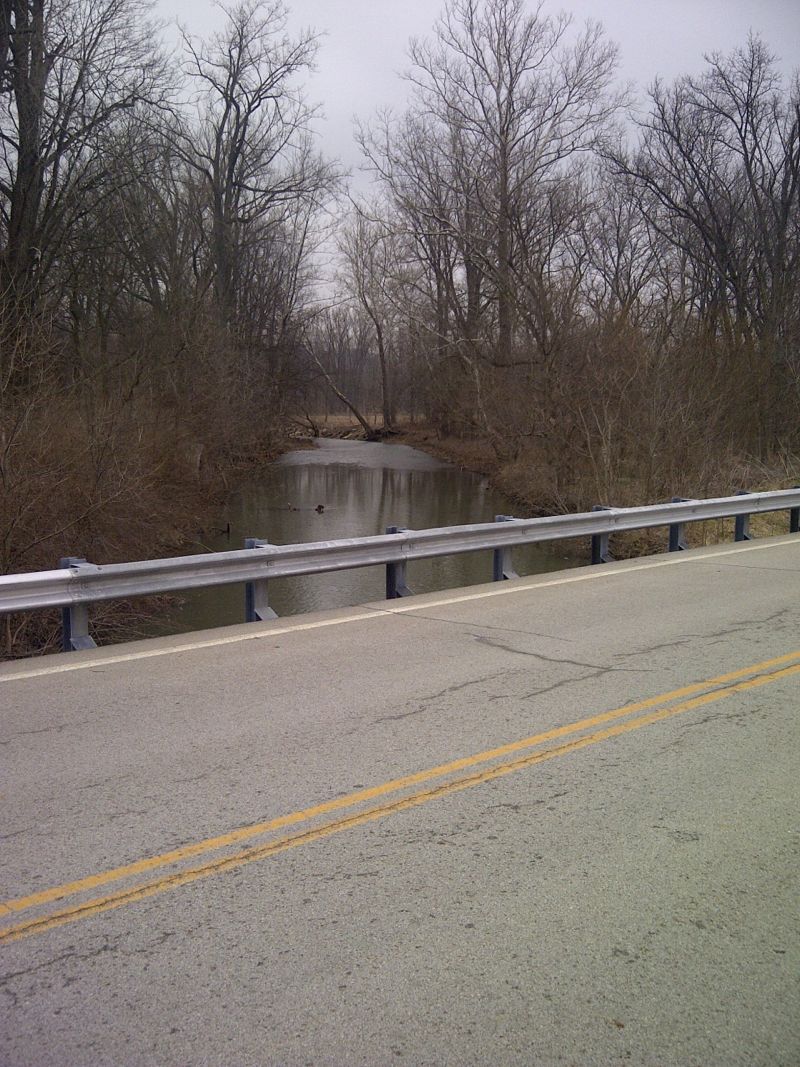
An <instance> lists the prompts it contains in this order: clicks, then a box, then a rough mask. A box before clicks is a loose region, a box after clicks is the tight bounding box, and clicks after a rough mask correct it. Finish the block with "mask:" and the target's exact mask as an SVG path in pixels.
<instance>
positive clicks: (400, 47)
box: [156, 0, 800, 168]
mask: <svg viewBox="0 0 800 1067" xmlns="http://www.w3.org/2000/svg"><path fill="white" fill-rule="evenodd" d="M441 6H442V5H441V4H440V3H439V2H437V0H294V2H291V0H289V7H290V10H291V13H292V15H291V18H292V25H293V27H294V28H295V29H300V28H307V27H311V28H312V29H314V30H316V31H318V32H319V33H321V34H324V36H323V39H322V41H321V45H320V50H319V55H318V58H317V68H318V69H317V71H316V73H315V74H314V75H313V76H312V78H311V79H310V81H309V85H308V96H309V99H310V100H312V101H315V102H319V103H321V104H322V106H323V111H324V116H325V118H324V121H323V122H321V123H320V131H321V134H322V144H321V147H322V148H323V150H324V151H325V153H326V154H327V155H329V156H335V157H337V158H339V159H341V160H342V161H343V162H344V163H345V165H347V166H348V167H351V168H352V167H356V166H357V165H358V162H359V155H358V151H357V149H356V148H355V146H354V144H353V138H352V119H353V116H354V115H355V114H357V115H359V116H360V117H361V118H367V117H369V116H370V115H371V114H372V113H373V112H374V111H375V109H376V107H379V106H386V105H390V106H392V107H401V106H402V104H403V100H404V98H405V93H406V86H405V83H404V82H402V81H401V80H400V78H399V77H398V73H399V72H401V71H403V70H404V69H405V68H406V67H407V65H408V62H407V58H406V48H407V44H408V39H409V37H411V36H412V35H416V36H425V35H426V34H428V33H429V32H430V30H431V27H432V25H433V23H434V21H435V19H436V16H437V14H438V13H439V10H440V8H441ZM545 10H546V11H548V12H551V13H552V12H556V11H559V10H565V11H567V12H568V13H571V14H572V15H573V16H574V19H575V21H576V22H577V23H583V22H584V21H585V20H586V19H587V18H593V19H597V20H599V21H600V22H601V23H602V24H603V26H604V27H605V30H606V33H607V35H608V36H609V38H610V39H611V40H613V41H615V42H616V43H617V44H618V45H619V47H620V76H621V79H622V80H629V81H632V82H634V83H635V85H636V86H637V87H638V88H639V89H641V88H642V87H643V86H646V85H648V84H649V83H650V82H651V81H652V79H653V78H654V77H655V76H656V75H661V76H663V77H665V78H667V79H671V78H674V77H676V76H677V75H679V74H683V73H691V72H694V71H697V70H698V69H699V68H700V67H701V66H702V56H703V53H704V52H709V51H714V50H719V51H723V52H725V51H729V50H730V49H731V48H734V47H736V46H737V45H740V44H743V43H744V41H745V40H746V37H747V34H748V32H749V30H751V29H753V30H755V31H757V32H758V33H760V34H761V36H762V37H763V38H764V40H765V41H766V42H767V44H768V45H769V46H770V47H771V49H772V50H773V51H774V52H775V53H776V54H777V55H778V57H779V58H780V60H781V67H782V68H783V69H784V70H785V71H787V72H788V71H789V70H791V69H794V68H796V67H798V66H800V0H568V2H563V3H558V2H553V3H548V4H547V5H546V7H545ZM156 11H157V12H158V13H159V14H160V16H161V17H162V18H164V19H167V20H169V21H171V22H175V21H176V20H179V21H180V23H181V24H182V25H183V26H185V28H186V29H188V30H189V32H190V33H192V34H199V35H207V34H208V33H209V32H211V31H213V30H214V29H217V28H219V27H220V26H221V25H222V23H223V21H224V16H223V14H222V11H221V10H220V8H219V7H218V6H216V5H215V4H214V2H213V0H157V5H156Z"/></svg>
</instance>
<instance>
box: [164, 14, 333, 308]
mask: <svg viewBox="0 0 800 1067" xmlns="http://www.w3.org/2000/svg"><path fill="white" fill-rule="evenodd" d="M224 10H225V13H226V15H227V23H226V25H225V28H224V29H223V30H222V31H221V32H220V33H218V34H216V35H214V36H213V37H212V39H211V41H210V42H209V43H208V44H202V43H201V44H197V43H195V42H194V41H192V40H191V39H190V38H189V37H188V36H186V35H184V40H185V43H186V48H187V51H188V55H189V64H188V73H189V76H190V78H191V79H192V80H193V81H194V82H195V83H196V85H197V87H198V94H199V95H198V100H197V103H198V108H199V112H200V127H199V130H198V131H197V132H196V134H195V132H194V131H193V132H192V133H191V135H190V137H189V141H188V142H187V143H186V144H185V146H184V155H185V158H186V160H187V162H188V163H189V165H190V166H191V167H192V168H194V169H195V170H196V172H197V173H198V175H199V176H200V178H201V180H202V182H203V184H204V187H205V190H206V193H207V196H208V203H209V214H210V219H211V235H210V236H211V250H212V257H213V263H214V292H215V297H216V303H217V308H218V313H219V317H220V321H221V322H222V323H223V324H224V325H225V326H226V327H232V326H233V324H234V323H235V320H236V316H237V298H238V294H239V292H240V287H239V283H240V280H241V279H240V269H241V262H242V259H243V256H244V255H245V254H246V250H247V246H248V243H249V242H250V241H251V240H252V239H253V236H254V234H258V239H259V240H261V239H263V235H264V232H265V228H267V227H268V226H269V225H274V226H280V225H282V224H283V223H284V222H285V221H286V220H287V218H288V217H289V216H290V215H291V213H292V212H293V211H294V209H295V205H296V204H297V203H298V202H299V201H303V202H312V203H318V202H319V201H320V200H321V199H322V198H323V197H324V196H325V195H326V194H327V193H328V192H329V191H330V188H331V186H332V184H333V182H334V179H335V172H334V169H333V168H332V167H331V166H330V165H329V164H327V163H325V162H324V161H323V160H322V158H321V157H320V155H319V154H318V153H317V152H315V150H314V148H313V144H312V139H311V133H310V123H311V120H312V118H313V115H314V109H313V108H311V107H310V106H309V105H308V104H307V103H306V101H305V98H304V95H303V91H302V87H301V86H300V85H298V83H297V77H298V75H299V74H302V73H303V72H305V71H307V70H309V69H310V67H311V65H312V63H313V59H314V55H315V53H316V50H317V39H316V37H315V36H314V35H313V34H311V33H303V34H301V35H300V36H299V37H297V38H295V39H293V38H291V37H289V36H288V35H287V32H286V23H287V10H286V8H285V6H284V5H283V3H282V2H281V0H276V2H273V3H265V2H262V0H243V2H242V3H240V4H238V5H237V6H236V7H233V8H229V9H224Z"/></svg>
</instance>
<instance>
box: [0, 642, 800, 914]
mask: <svg viewBox="0 0 800 1067" xmlns="http://www.w3.org/2000/svg"><path fill="white" fill-rule="evenodd" d="M797 659H800V649H797V650H796V651H794V652H787V653H786V654H785V655H783V656H777V657H775V658H773V659H768V660H762V661H761V662H760V663H753V664H751V665H750V666H749V667H742V668H740V669H738V670H735V671H730V672H728V673H727V674H720V675H717V676H716V677H715V678H708V679H706V680H705V681H702V682H695V683H693V684H692V685H686V686H682V687H681V688H680V689H673V690H672V691H671V692H669V693H661V694H659V695H658V696H654V697H649V698H647V699H646V700H640V701H637V702H636V703H632V704H625V705H623V706H622V707H619V708H614V709H612V710H611V711H605V712H602V713H600V714H599V715H593V716H591V717H589V718H585V719H580V720H579V721H577V722H573V723H568V724H567V725H565V726H558V727H555V728H553V729H551V730H545V731H544V732H542V733H538V734H534V735H533V736H531V737H525V738H522V739H521V740H519V741H512V742H510V743H509V744H505V745H500V746H498V747H497V748H491V749H487V750H486V751H484V752H478V753H475V754H474V755H471V756H464V757H461V758H460V759H456V760H452V761H450V762H448V763H440V764H438V765H437V766H435V767H430V768H427V769H426V770H422V771H417V772H416V773H414V774H408V775H405V776H403V777H402V778H395V779H392V780H391V781H388V782H384V783H382V784H381V785H376V786H371V787H370V788H368V789H360V790H358V791H357V792H355V793H348V794H347V795H346V796H343V797H336V798H335V799H334V800H327V801H324V802H323V803H321V804H315V805H314V806H312V807H308V808H303V809H301V810H300V811H294V812H291V813H290V814H288V815H280V816H278V817H277V818H274V819H269V820H267V821H265V822H259V823H254V824H253V825H251V826H242V827H239V828H238V829H236V830H231V831H229V832H228V833H224V834H219V835H217V836H215V837H209V838H206V839H205V840H203V841H196V842H193V843H192V844H190V845H184V846H182V847H180V848H176V849H172V850H171V851H169V852H163V853H161V854H159V855H156V856H149V857H147V858H146V859H141V860H137V861H135V862H134V863H128V864H125V865H124V866H121V867H114V868H112V869H110V870H107V871H101V872H99V873H97V874H91V875H88V876H87V877H85V878H79V879H77V880H76V881H73V882H67V883H65V884H63V885H58V886H53V887H52V888H50V889H44V890H41V891H40V892H38V893H31V894H30V895H28V896H25V897H18V898H17V899H15V900H7V901H4V902H2V903H0V915H9V914H15V913H18V912H21V911H26V910H27V909H29V908H34V907H38V906H40V905H43V904H50V903H53V902H54V901H57V900H64V899H65V898H67V897H70V896H73V895H74V894H76V893H81V892H85V891H87V890H91V889H97V888H99V887H100V886H103V885H109V884H110V883H111V882H116V881H120V880H121V879H124V878H131V877H134V876H136V875H139V874H147V873H149V872H150V871H153V870H157V869H158V868H159V867H166V866H169V865H171V864H175V863H181V862H184V861H185V860H188V859H192V858H193V857H195V856H200V855H203V854H204V853H207V852H213V851H215V850H217V849H222V848H229V847H231V846H232V845H237V844H240V843H241V842H242V841H247V840H249V839H251V838H254V837H261V836H263V835H264V834H267V833H273V832H274V831H276V830H283V829H285V828H287V827H289V826H296V825H298V824H299V823H303V822H308V821H309V820H311V819H316V818H319V817H321V816H324V815H330V814H331V813H333V812H335V811H342V810H343V809H346V808H350V807H355V806H356V805H359V804H363V803H365V802H367V801H370V800H376V799H377V798H378V797H383V796H387V795H389V794H391V793H396V792H400V791H401V790H405V789H409V788H410V787H412V786H415V785H420V784H422V783H423V782H429V781H432V780H434V779H436V778H443V777H446V776H448V775H451V774H455V773H457V772H458V771H462V770H466V769H467V768H469V767H476V766H479V765H480V764H483V763H489V762H493V761H495V760H498V759H502V758H503V757H504V756H510V755H513V754H514V753H516V752H521V751H524V750H525V749H527V748H534V747H537V746H538V745H542V744H545V743H546V742H547V741H553V740H555V739H557V738H560V737H567V736H569V735H570V734H573V733H580V732H581V731H583V730H588V729H591V728H592V727H594V726H599V725H601V724H603V723H606V722H611V721H613V720H614V719H618V718H622V717H623V716H627V715H633V714H634V713H636V712H639V711H646V710H647V709H648V708H652V707H656V706H658V705H660V704H666V703H668V702H670V701H673V700H680V699H682V698H683V697H687V696H691V695H692V694H694V693H699V692H702V691H703V690H705V689H710V688H712V687H714V686H719V685H725V684H727V683H729V682H732V681H735V680H736V679H738V678H743V677H745V676H746V675H751V674H756V673H759V672H762V671H766V670H769V669H770V668H772V667H778V666H780V665H781V664H785V663H789V662H791V661H792V660H797Z"/></svg>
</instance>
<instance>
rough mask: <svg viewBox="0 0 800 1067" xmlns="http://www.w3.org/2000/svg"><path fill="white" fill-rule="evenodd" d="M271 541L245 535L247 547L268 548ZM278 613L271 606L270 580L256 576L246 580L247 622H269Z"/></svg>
mask: <svg viewBox="0 0 800 1067" xmlns="http://www.w3.org/2000/svg"><path fill="white" fill-rule="evenodd" d="M268 545H269V541H262V540H259V538H257V537H245V539H244V547H245V548H266V547H267V546H268ZM277 618H278V613H277V611H275V610H274V609H273V608H271V607H270V606H269V582H268V580H267V579H266V578H256V579H255V580H254V581H252V582H245V586H244V621H245V622H269V620H270V619H277Z"/></svg>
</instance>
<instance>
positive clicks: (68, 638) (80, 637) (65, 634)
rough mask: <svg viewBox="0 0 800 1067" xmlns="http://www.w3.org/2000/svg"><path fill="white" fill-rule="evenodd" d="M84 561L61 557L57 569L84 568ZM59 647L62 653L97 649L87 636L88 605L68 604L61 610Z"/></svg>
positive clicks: (73, 557) (76, 558)
mask: <svg viewBox="0 0 800 1067" xmlns="http://www.w3.org/2000/svg"><path fill="white" fill-rule="evenodd" d="M85 564H86V560H85V559H81V558H80V557H79V556H63V557H62V558H61V559H60V560H59V561H58V565H59V567H80V566H82V565H84V566H85ZM61 647H62V649H63V650H64V652H78V651H80V650H81V649H85V648H97V645H96V644H95V642H94V640H93V639H92V638H91V637H90V635H89V606H88V604H69V605H68V606H67V607H65V608H62V609H61Z"/></svg>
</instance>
